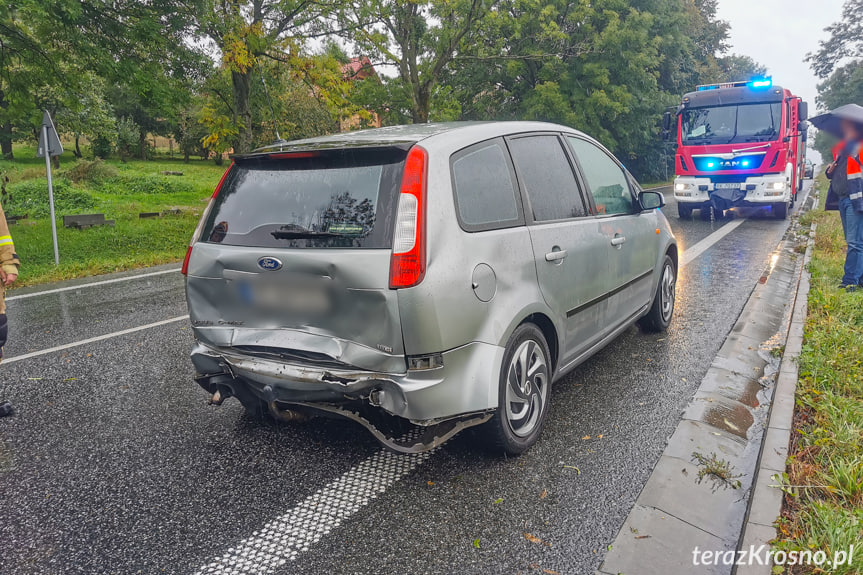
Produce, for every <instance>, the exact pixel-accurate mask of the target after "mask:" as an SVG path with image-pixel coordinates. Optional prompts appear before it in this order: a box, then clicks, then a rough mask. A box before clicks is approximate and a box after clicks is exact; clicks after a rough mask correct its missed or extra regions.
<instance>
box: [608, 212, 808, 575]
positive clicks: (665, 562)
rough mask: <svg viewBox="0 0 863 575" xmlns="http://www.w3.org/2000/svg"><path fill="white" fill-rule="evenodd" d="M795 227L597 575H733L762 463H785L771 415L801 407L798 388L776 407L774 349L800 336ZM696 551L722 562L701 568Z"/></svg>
mask: <svg viewBox="0 0 863 575" xmlns="http://www.w3.org/2000/svg"><path fill="white" fill-rule="evenodd" d="M793 230H794V228H789V231H788V233H787V235H786V236H785V237H784V238H783V240H782V241H781V242H780V243H779V245H778V246H777V248H776V250H775V251H774V255H773V257H772V258H771V260H770V264H769V265H768V267H767V269H766V270H765V272H764V274H763V275H762V278H761V280H760V281H759V282H758V283H757V284H756V285H755V287H754V288H753V290H752V292H751V294H750V296H749V298H748V300H747V302H746V304H745V306H744V308H743V311H742V312H741V314H740V316H739V317H738V319H737V321H736V322H735V324H734V326H733V328H732V329H731V332H730V333H729V334H728V336H727V337H726V339H725V342H724V343H723V344H722V347H721V348H720V350H719V352H718V353H717V355H716V358H715V359H714V360H713V362H712V364H711V366H710V369H709V370H708V371H707V374H706V375H705V377H704V379H703V380H702V382H701V385H700V386H699V388H698V390H697V391H696V393H695V395H694V397H693V399H692V400H691V402H690V403H689V405H688V406H687V407H686V409H685V410H684V411H683V416H682V419H681V421H680V422H679V424H678V426H677V428H676V429H675V431H674V433H673V434H672V435H671V437H670V438H669V440H668V444H667V446H666V448H665V450H664V452H663V454H662V455H661V456H660V458H659V460H658V461H657V463H656V466H655V467H654V469H653V472H652V473H651V475H650V478H649V479H648V481H647V482H646V483H645V485H644V487H643V489H642V491H641V493H640V494H639V496H638V499H637V500H636V502H635V505H634V506H633V508H632V509H631V511H630V513H629V515H628V516H627V518H626V520H625V521H624V523H623V526H622V527H621V529H620V531H619V532H618V534H617V536H616V538H615V540H614V541H613V543H612V545H611V546H609V549H608V552H607V553H606V556H605V558H604V561H603V563H602V565H601V566H600V568H599V570H598V571H597V573H599V574H604V575H616V574H621V573H622V574H625V575H638V574H642V573H644V574H647V573H651V574H652V573H668V574H674V573H693V572H698V573H710V574H716V575H730V574H731V573H732V568H733V564H732V563H733V561H730V562H728V563H727V564H726V563H725V558H726V557H730V556H731V555H732V554H734V553H735V551H736V550H737V549H738V547H739V545H740V544H741V538H742V535H741V534H742V531H743V530H744V527H745V526H746V525H747V521H748V520H749V519H750V518H751V519H753V520H754V519H757V518H758V517H757V515H756V516H752V514H750V505H749V500H750V499H751V498H752V495H753V493H754V490H755V488H756V487H757V485H756V483H755V481H754V479H755V472H756V469H757V468H758V466H759V465H761V464H762V462H763V464H765V465H767V464H770V465H774V466H776V465H781V464H777V463H776V459H775V458H773V459H771V458H770V457H768V456H767V455H768V454H770V453H772V451H769V450H765V449H764V448H763V446H764V441H765V440H766V439H767V436H766V432H767V430H768V427H769V421H770V419H769V418H770V413H771V410H773V411H774V412H776V413H780V412H782V411H784V412H787V414H788V418H789V421H790V415H791V413H792V412H793V408H794V403H793V389H792V401H791V403H790V404H788V403H787V400H782V401H776V402H775V403H774V402H773V401H772V398H773V393H774V390H775V389H776V388H777V386H778V385H779V383H778V372H779V369H780V362H779V361H778V360H777V359H776V358H775V353H772V352H774V350H775V349H777V348H779V346H781V345H782V344H786V345H787V343H788V341H787V340H788V338H789V337H790V336H791V335H792V334H791V331H790V330H791V322H792V318H793V317H794V313H795V309H796V307H797V293H798V290H799V282H800V281H801V280H802V277H803V268H804V266H803V264H802V261H801V258H800V257H799V255H798V254H797V253H796V252H795V250H794V247H795V244H796V242H795V240H794V232H793ZM794 333H795V334H798V335H799V333H802V332H799V333H798V332H794ZM787 378H788V376H785V380H787ZM784 385H785V386H786V388H787V385H788V383H787V382H786V383H785V384H784ZM777 417H778V416H777ZM778 421H780V420H779V419H776V420H775V422H777V423H776V425H778ZM774 426H775V425H774ZM786 427H790V426H789V425H786ZM773 439H774V440H775V436H774V437H773ZM771 449H772V448H771ZM786 449H787V448H786ZM777 457H778V455H777ZM783 462H784V459H783ZM723 466H724V468H723ZM723 469H724V470H723ZM759 489H763V487H759ZM780 493H781V492H780ZM759 500H760V493H759ZM780 502H781V497H780ZM756 511H757V510H756ZM770 523H772V520H771V521H770V522H768V525H770ZM759 528H760V529H762V530H763V529H764V525H759V526H758V527H753V530H752V532H751V534H752V535H753V536H754V535H755V533H756V531H757V530H758V529H759ZM771 529H772V528H771ZM764 535H765V534H762V536H764ZM769 538H772V535H770V537H769ZM696 549H698V550H700V551H699V553H700V552H703V551H710V552H712V553H713V558H714V561H717V560H719V559H720V557H722V561H721V562H720V563H716V564H704V563H697V562H695V556H696V553H695V551H696Z"/></svg>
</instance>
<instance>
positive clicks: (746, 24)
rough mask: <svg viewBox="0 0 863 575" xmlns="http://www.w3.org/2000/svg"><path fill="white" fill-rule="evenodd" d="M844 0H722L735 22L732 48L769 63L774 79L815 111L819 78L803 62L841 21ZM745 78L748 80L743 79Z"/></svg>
mask: <svg viewBox="0 0 863 575" xmlns="http://www.w3.org/2000/svg"><path fill="white" fill-rule="evenodd" d="M843 3H844V2H843V0H818V1H813V0H719V17H720V18H722V19H723V20H727V21H728V22H729V23H730V24H731V49H732V51H733V52H736V53H738V54H746V55H747V56H751V57H752V58H754V59H755V60H756V61H758V62H760V63H761V64H763V65H765V66H767V70H768V73H769V74H771V75H772V76H773V81H774V82H776V83H777V84H779V85H781V86H782V87H783V88H788V89H789V90H791V92H792V93H794V94H796V95H798V96H801V97H802V98H803V99H804V100H806V101H807V102H809V110H810V115H815V96H816V95H817V94H818V89H817V84H818V80H817V78H815V76H814V75H813V74H812V70H811V69H810V68H809V65H808V64H807V63H806V62H804V61H803V59H804V58H805V57H806V54H807V53H809V52H813V51H815V50H817V49H818V41H819V40H822V39H824V38H826V37H827V34H826V33H825V32H824V28H825V27H827V26H828V25H830V24H832V23H833V22H837V21H839V20H840V19H841V15H842V4H843ZM741 79H745V78H741Z"/></svg>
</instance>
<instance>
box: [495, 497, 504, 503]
mask: <svg viewBox="0 0 863 575" xmlns="http://www.w3.org/2000/svg"><path fill="white" fill-rule="evenodd" d="M498 503H503V497H498V498H497V499H495V500H494V504H495V505H497V504H498Z"/></svg>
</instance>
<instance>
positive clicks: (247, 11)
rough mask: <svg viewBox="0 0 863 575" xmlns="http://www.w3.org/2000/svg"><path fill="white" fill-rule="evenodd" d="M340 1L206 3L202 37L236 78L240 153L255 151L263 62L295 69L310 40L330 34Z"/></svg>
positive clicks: (233, 109) (234, 112) (233, 107)
mask: <svg viewBox="0 0 863 575" xmlns="http://www.w3.org/2000/svg"><path fill="white" fill-rule="evenodd" d="M335 1H336V0H236V1H231V2H224V1H221V0H205V3H204V7H203V9H202V10H201V11H200V12H199V15H198V16H197V19H196V31H197V33H198V34H200V35H201V36H204V37H207V38H209V39H211V40H212V41H213V42H214V43H215V45H216V47H217V48H218V49H219V51H220V52H221V56H222V64H223V66H224V67H225V69H226V70H227V71H228V72H229V73H230V80H231V94H230V105H229V107H230V113H231V119H232V123H233V125H234V126H235V127H236V128H237V134H236V136H235V137H234V141H233V147H234V151H236V152H239V153H243V152H248V151H250V150H251V149H252V144H253V141H254V132H253V126H252V123H253V110H252V101H251V98H252V91H253V89H254V88H253V86H254V84H255V78H254V76H255V74H256V70H257V68H256V65H257V64H259V62H260V61H261V60H262V59H273V60H277V61H280V62H282V63H284V64H290V62H291V59H292V58H293V57H295V56H296V55H297V54H298V53H299V52H300V49H301V48H302V46H303V42H304V41H305V39H307V38H310V37H316V36H320V35H324V34H325V30H326V26H325V25H326V23H327V22H328V20H327V18H328V16H329V15H330V14H331V13H332V11H333V9H334V4H335Z"/></svg>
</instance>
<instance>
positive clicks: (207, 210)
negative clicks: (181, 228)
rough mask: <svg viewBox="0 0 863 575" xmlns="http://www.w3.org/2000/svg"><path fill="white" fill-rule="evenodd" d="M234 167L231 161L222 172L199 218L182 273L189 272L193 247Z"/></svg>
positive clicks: (184, 260)
mask: <svg viewBox="0 0 863 575" xmlns="http://www.w3.org/2000/svg"><path fill="white" fill-rule="evenodd" d="M233 167H234V162H231V165H230V166H228V169H227V170H225V173H224V174H222V179H220V180H219V183H218V184H216V189H215V190H213V195H212V196H210V201H209V202H207V207H206V208H204V213H203V214H201V219H200V220H198V225H197V226H196V227H195V231H194V232H192V240H191V241H190V242H189V248H188V249H187V250H186V257H185V258H184V259H183V267H182V268H181V269H180V273H181V274H183V275H186V274H188V273H189V260H190V259H191V257H192V248H194V247H195V242H197V241H198V240H199V239H200V238H201V232H202V231H203V230H204V223H205V222H206V221H207V217H208V216H209V215H210V210H211V209H213V203H214V202H215V201H216V196H218V195H219V191H220V190H221V189H222V184H224V183H225V179H226V178H227V177H228V174H229V173H231V169H232V168H233Z"/></svg>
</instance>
